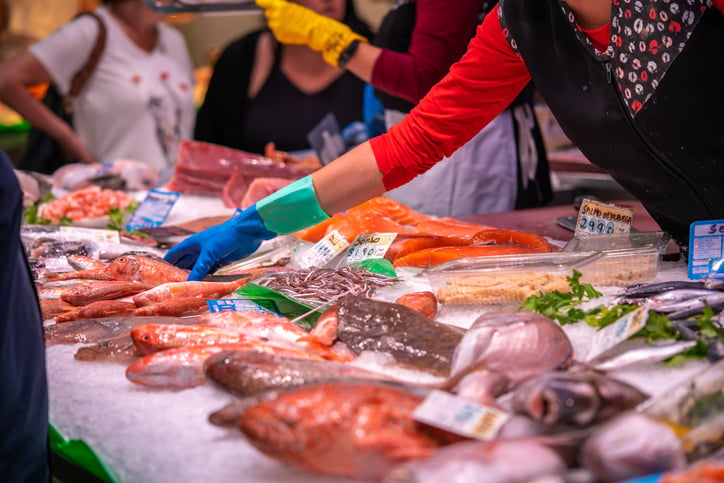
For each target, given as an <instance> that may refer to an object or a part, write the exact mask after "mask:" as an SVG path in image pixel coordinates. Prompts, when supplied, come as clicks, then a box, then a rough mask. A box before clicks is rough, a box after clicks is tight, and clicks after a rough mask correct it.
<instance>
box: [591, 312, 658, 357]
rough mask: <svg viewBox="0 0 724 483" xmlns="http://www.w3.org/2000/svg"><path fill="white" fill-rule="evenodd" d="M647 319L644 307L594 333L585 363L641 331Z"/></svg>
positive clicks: (647, 313) (647, 315)
mask: <svg viewBox="0 0 724 483" xmlns="http://www.w3.org/2000/svg"><path fill="white" fill-rule="evenodd" d="M648 318H649V309H648V307H646V306H645V305H644V306H641V307H639V308H637V309H636V310H634V311H633V312H629V313H628V314H626V315H624V316H623V317H621V318H620V319H618V320H617V321H616V322H614V323H613V324H611V325H607V326H606V327H604V328H603V329H601V330H599V331H598V332H596V334H595V335H594V336H593V340H592V341H591V348H590V349H589V350H588V354H587V355H586V361H587V362H590V361H591V360H593V359H595V358H596V357H598V356H600V355H601V354H603V353H604V352H606V351H608V350H609V349H611V348H613V347H615V346H617V345H618V344H620V343H621V342H623V341H625V340H626V339H628V338H629V337H631V336H632V335H634V334H635V333H637V332H638V331H640V330H641V329H643V328H644V326H645V325H646V321H647V320H648Z"/></svg>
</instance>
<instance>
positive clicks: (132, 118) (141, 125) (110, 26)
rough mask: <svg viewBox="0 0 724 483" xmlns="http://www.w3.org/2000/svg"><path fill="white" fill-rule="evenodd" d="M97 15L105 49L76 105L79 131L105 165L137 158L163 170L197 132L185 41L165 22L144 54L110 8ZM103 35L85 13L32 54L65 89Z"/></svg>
mask: <svg viewBox="0 0 724 483" xmlns="http://www.w3.org/2000/svg"><path fill="white" fill-rule="evenodd" d="M96 13H97V14H98V15H100V17H101V18H102V19H103V21H104V22H105V25H106V29H107V37H106V46H105V49H104V50H103V54H102V56H101V59H100V61H99V62H98V64H97V65H96V68H95V70H94V71H93V74H92V75H91V76H90V78H89V79H88V81H87V83H86V85H85V86H84V88H83V90H82V91H81V92H80V94H79V95H78V97H77V98H76V99H75V100H74V102H73V123H74V127H75V130H76V132H77V133H78V135H79V137H80V138H81V139H82V140H83V141H84V142H85V143H86V146H88V148H89V149H90V151H91V153H92V154H93V155H94V156H95V157H96V159H97V160H98V161H99V162H103V163H106V162H112V161H114V160H116V159H119V158H125V159H135V160H137V161H143V162H145V163H148V164H150V165H151V166H153V167H154V168H156V169H157V170H159V171H160V170H161V169H163V168H165V167H167V166H171V165H173V164H175V161H176V153H177V150H178V143H179V141H180V140H181V139H190V138H191V136H192V133H193V125H194V121H195V115H196V110H195V106H194V98H193V87H194V80H193V64H192V62H191V57H190V55H189V52H188V47H187V45H186V41H185V40H184V38H183V36H182V35H181V34H180V33H179V32H178V31H177V30H175V29H174V28H173V27H170V26H168V25H165V24H163V23H159V24H158V29H159V36H158V42H157V43H156V46H155V48H154V50H153V51H152V52H146V51H144V50H143V49H141V48H140V47H138V46H137V45H136V44H134V43H133V41H132V40H131V39H130V38H128V36H127V35H126V34H125V32H124V31H123V29H122V28H121V26H120V25H119V24H118V23H117V20H116V19H115V18H113V16H112V15H111V14H110V12H109V11H108V10H107V9H105V8H104V7H99V8H97V9H96ZM97 36H98V24H97V22H96V21H95V19H93V18H91V17H89V16H85V17H81V18H79V19H78V20H75V21H73V22H70V23H68V24H66V25H64V26H63V27H61V28H60V29H58V30H57V31H55V32H54V33H53V34H51V35H50V36H48V37H46V38H45V39H43V40H41V41H40V42H37V43H36V44H33V45H32V46H31V47H30V52H31V53H32V54H33V55H35V57H37V58H38V60H39V61H40V62H41V63H42V64H43V65H44V66H45V68H46V69H47V70H48V72H49V73H50V75H51V77H52V79H53V82H54V83H55V84H56V86H57V87H58V89H59V90H60V92H61V93H63V94H66V93H67V92H68V89H70V83H71V80H72V78H73V76H74V75H75V73H76V72H77V71H78V70H79V69H81V68H82V67H83V65H84V64H85V61H86V59H87V58H88V55H89V54H90V51H91V49H92V48H93V46H94V45H95V41H96V38H97Z"/></svg>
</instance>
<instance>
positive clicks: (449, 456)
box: [382, 439, 566, 483]
mask: <svg viewBox="0 0 724 483" xmlns="http://www.w3.org/2000/svg"><path fill="white" fill-rule="evenodd" d="M523 455H524V456H523ZM565 471H566V465H565V464H564V462H563V460H562V459H561V458H560V457H559V456H558V454H556V452H555V451H553V450H551V449H550V448H548V447H547V446H545V445H544V444H542V443H540V442H538V441H536V440H535V439H501V440H495V441H463V442H460V443H455V444H452V445H449V446H445V447H442V448H440V449H438V450H437V451H435V452H434V453H432V455H430V456H428V457H426V458H421V459H414V460H412V461H408V462H406V463H403V464H401V465H399V466H397V467H395V468H393V469H392V470H391V471H390V472H388V473H387V474H386V475H385V476H384V478H383V479H382V481H383V482H385V483H439V482H443V481H454V482H455V483H479V482H483V481H484V482H485V483H510V482H516V481H518V482H523V481H525V482H535V481H541V482H543V481H545V482H548V483H554V482H561V483H562V482H563V481H565V480H564V479H563V475H564V473H565Z"/></svg>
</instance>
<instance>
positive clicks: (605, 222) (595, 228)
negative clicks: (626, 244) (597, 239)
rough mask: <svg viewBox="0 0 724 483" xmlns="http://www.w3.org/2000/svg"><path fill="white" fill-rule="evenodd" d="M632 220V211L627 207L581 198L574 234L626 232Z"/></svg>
mask: <svg viewBox="0 0 724 483" xmlns="http://www.w3.org/2000/svg"><path fill="white" fill-rule="evenodd" d="M632 221H633V211H632V210H630V209H628V208H622V207H620V206H616V205H608V204H604V203H599V202H597V201H593V200H583V203H581V209H580V210H579V211H578V222H577V225H576V236H580V235H613V234H615V233H628V232H630V231H631V222H632Z"/></svg>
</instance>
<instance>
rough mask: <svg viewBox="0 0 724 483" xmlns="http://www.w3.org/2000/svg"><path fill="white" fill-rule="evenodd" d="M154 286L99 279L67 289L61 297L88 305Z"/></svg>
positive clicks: (74, 303)
mask: <svg viewBox="0 0 724 483" xmlns="http://www.w3.org/2000/svg"><path fill="white" fill-rule="evenodd" d="M152 287H153V285H149V284H147V283H141V282H125V281H110V282H107V281H101V280H99V281H95V282H89V283H87V284H85V285H79V286H77V287H75V288H70V289H66V290H65V291H63V293H61V294H60V299H61V300H64V301H65V302H68V303H69V304H72V305H86V304H89V303H91V302H96V301H98V300H112V299H119V298H122V297H127V296H129V295H135V294H138V293H140V292H143V291H145V290H148V289H150V288H152Z"/></svg>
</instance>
